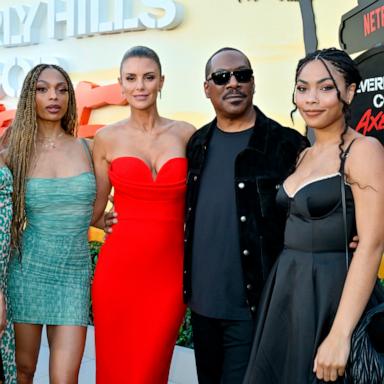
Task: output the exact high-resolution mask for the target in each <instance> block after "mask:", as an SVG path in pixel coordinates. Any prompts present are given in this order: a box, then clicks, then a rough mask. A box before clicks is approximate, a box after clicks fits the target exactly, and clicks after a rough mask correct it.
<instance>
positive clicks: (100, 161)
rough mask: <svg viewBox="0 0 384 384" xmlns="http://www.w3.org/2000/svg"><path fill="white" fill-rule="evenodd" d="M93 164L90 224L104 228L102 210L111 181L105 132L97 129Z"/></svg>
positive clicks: (106, 200) (109, 190)
mask: <svg viewBox="0 0 384 384" xmlns="http://www.w3.org/2000/svg"><path fill="white" fill-rule="evenodd" d="M92 154H93V164H94V167H95V176H96V191H97V192H96V201H95V205H94V209H93V216H92V220H91V225H93V226H94V227H97V228H101V229H104V210H105V207H106V205H107V202H108V195H109V193H110V192H111V188H112V186H111V182H110V181H109V176H108V168H109V163H108V161H107V157H106V154H107V151H106V142H105V132H103V130H101V131H99V132H97V133H96V135H95V139H94V142H93V152H92Z"/></svg>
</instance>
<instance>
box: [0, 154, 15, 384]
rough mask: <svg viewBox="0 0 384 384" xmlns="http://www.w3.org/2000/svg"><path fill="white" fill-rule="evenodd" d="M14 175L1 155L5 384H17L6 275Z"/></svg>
mask: <svg viewBox="0 0 384 384" xmlns="http://www.w3.org/2000/svg"><path fill="white" fill-rule="evenodd" d="M12 184H13V181H12V174H11V172H10V170H9V169H8V167H7V166H6V165H5V162H4V160H3V158H2V156H1V155H0V337H1V341H0V354H1V359H2V365H3V379H4V381H3V382H4V384H16V364H15V338H14V332H13V326H12V323H11V321H10V320H9V319H10V314H9V313H7V310H6V308H7V299H6V273H7V267H8V261H9V254H10V240H11V239H10V227H11V221H12V189H13V188H12Z"/></svg>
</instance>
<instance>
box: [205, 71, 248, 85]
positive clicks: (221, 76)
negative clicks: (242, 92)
mask: <svg viewBox="0 0 384 384" xmlns="http://www.w3.org/2000/svg"><path fill="white" fill-rule="evenodd" d="M232 75H233V76H235V79H236V81H237V82H239V83H249V82H250V81H251V79H252V75H253V70H252V69H250V68H246V69H238V70H237V71H232V72H230V71H217V72H213V73H212V74H211V77H209V78H208V79H207V81H209V80H212V81H213V82H214V83H215V84H216V85H225V84H228V83H229V82H230V80H231V76H232Z"/></svg>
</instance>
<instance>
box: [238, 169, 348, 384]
mask: <svg viewBox="0 0 384 384" xmlns="http://www.w3.org/2000/svg"><path fill="white" fill-rule="evenodd" d="M340 183H341V176H340V174H339V173H338V174H334V175H330V176H327V177H324V178H322V179H318V180H315V181H312V182H310V183H308V184H306V185H304V186H302V187H301V188H300V189H299V190H298V191H297V192H296V193H295V195H294V196H293V197H289V196H288V195H287V193H286V192H285V190H284V188H283V187H281V188H280V190H279V191H278V194H277V203H278V204H279V205H282V206H284V207H285V208H286V209H287V224H286V229H285V246H284V249H283V251H282V253H281V254H280V256H279V258H278V260H277V261H276V264H275V265H274V267H273V269H272V271H271V274H270V276H269V278H268V281H267V283H266V286H265V288H264V291H263V295H262V299H261V303H260V307H259V318H258V323H257V327H256V333H255V340H254V345H253V349H252V353H251V358H250V363H249V367H248V371H247V374H246V377H245V380H244V384H314V383H320V382H322V381H320V380H317V379H316V376H315V375H314V374H313V372H312V369H313V362H314V358H315V356H316V352H317V348H318V347H319V345H320V344H321V342H322V341H323V340H324V338H325V337H326V336H327V335H328V333H329V331H330V329H331V326H332V323H333V320H334V317H335V315H336V311H337V307H338V304H339V300H340V297H341V293H342V290H343V286H344V281H345V278H346V274H347V266H346V260H345V238H344V223H343V211H342V204H341V191H340V188H341V184H340ZM345 190H346V203H347V231H348V236H349V238H351V237H352V235H353V234H355V233H356V226H355V210H354V202H353V196H352V191H351V189H350V187H349V186H348V185H346V189H345ZM342 382H343V379H342V378H340V380H339V381H338V383H342Z"/></svg>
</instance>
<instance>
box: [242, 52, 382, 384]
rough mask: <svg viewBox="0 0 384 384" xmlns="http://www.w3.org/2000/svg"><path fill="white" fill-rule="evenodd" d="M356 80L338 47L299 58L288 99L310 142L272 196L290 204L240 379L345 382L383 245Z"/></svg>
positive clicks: (378, 158)
mask: <svg viewBox="0 0 384 384" xmlns="http://www.w3.org/2000/svg"><path fill="white" fill-rule="evenodd" d="M360 80H361V78H360V75H359V73H358V70H357V69H356V67H355V64H354V62H353V61H352V59H351V58H350V57H349V56H348V55H347V54H346V53H345V52H343V51H340V50H337V49H335V48H331V49H324V50H321V51H317V52H314V53H311V54H309V55H308V56H307V57H305V58H304V59H302V60H301V61H300V62H299V64H298V67H297V71H296V87H295V92H294V103H295V105H296V107H297V109H298V110H299V111H300V114H301V115H302V117H303V118H304V120H305V122H306V124H307V126H309V127H312V128H313V129H314V134H315V139H316V140H315V143H314V145H313V146H312V147H310V148H308V149H306V150H304V151H303V152H302V154H301V156H300V158H299V160H298V163H297V167H296V169H295V171H294V172H293V173H292V174H291V176H289V177H288V178H287V179H286V180H285V182H284V184H283V185H282V187H281V188H280V190H279V191H278V194H277V203H278V205H280V206H281V207H284V208H285V209H286V210H287V224H286V230H285V246H284V250H283V251H282V253H281V255H280V257H279V259H278V261H277V262H276V264H275V266H274V268H273V270H272V273H271V275H270V277H269V280H268V282H267V284H266V287H265V290H264V293H263V298H262V300H261V305H260V308H259V311H260V312H259V320H258V325H257V329H256V334H255V340H254V345H253V350H252V354H251V359H250V363H249V367H248V372H247V375H246V378H245V381H244V383H246V384H308V383H310V384H314V383H321V382H328V381H332V382H338V383H342V382H343V379H344V378H343V376H344V372H345V367H346V363H347V360H348V356H349V352H350V341H351V335H352V332H353V330H354V328H355V326H356V324H357V322H358V321H359V319H360V317H361V315H362V313H363V311H364V308H365V306H366V304H367V302H368V299H369V296H370V294H371V292H372V289H373V286H374V283H375V280H376V276H377V271H378V267H379V263H380V259H381V255H382V252H383V248H384V226H383V225H382V218H383V217H384V150H383V148H382V146H381V144H380V143H379V142H378V141H377V140H375V139H373V138H367V137H363V136H362V135H360V134H358V133H357V132H356V131H354V130H353V129H351V128H350V127H349V126H348V111H349V104H350V103H351V101H352V99H353V96H354V93H355V91H356V89H357V86H358V84H359V82H360ZM342 180H343V182H344V185H345V193H346V206H347V209H346V210H347V233H348V236H349V239H348V240H350V239H351V238H352V235H353V234H354V233H355V231H356V230H357V233H358V236H359V244H358V246H357V249H356V250H355V252H354V254H353V258H352V260H351V262H350V264H349V266H348V265H347V264H348V263H347V262H346V255H345V235H344V222H343V209H342V204H341V182H342Z"/></svg>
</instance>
